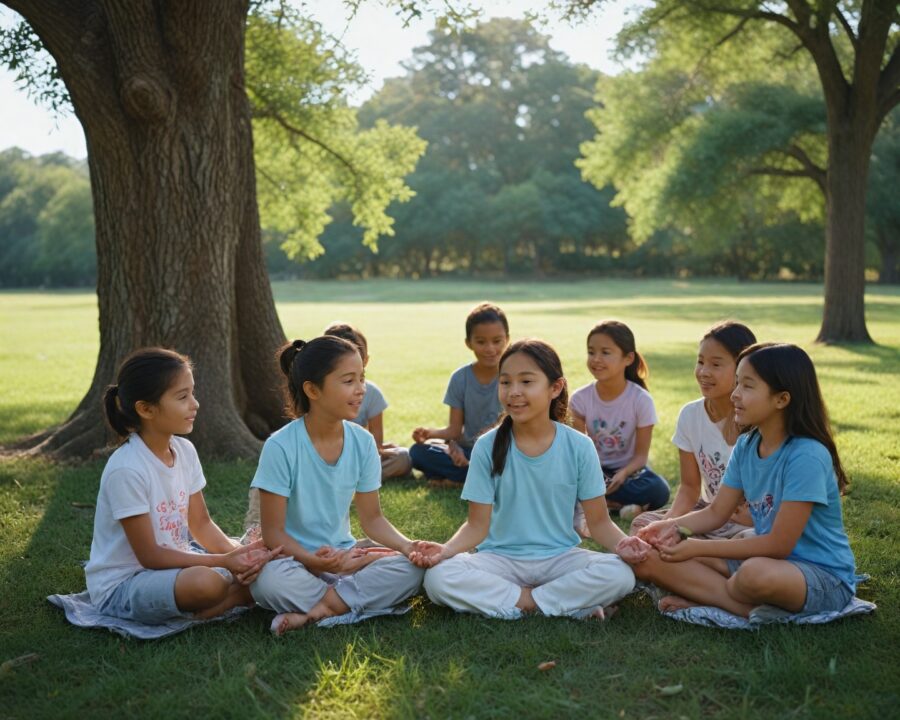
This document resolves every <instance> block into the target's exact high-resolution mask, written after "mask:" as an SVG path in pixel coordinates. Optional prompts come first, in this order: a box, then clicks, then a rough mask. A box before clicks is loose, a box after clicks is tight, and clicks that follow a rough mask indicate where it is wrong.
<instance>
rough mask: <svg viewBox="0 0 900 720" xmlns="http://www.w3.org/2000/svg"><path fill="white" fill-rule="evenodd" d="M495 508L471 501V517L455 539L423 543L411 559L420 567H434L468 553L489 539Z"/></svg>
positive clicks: (456, 534)
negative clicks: (443, 561) (442, 561)
mask: <svg viewBox="0 0 900 720" xmlns="http://www.w3.org/2000/svg"><path fill="white" fill-rule="evenodd" d="M493 509H494V506H493V505H490V504H488V503H477V502H472V501H471V500H470V501H469V515H468V518H467V519H466V521H465V522H464V523H463V524H462V525H460V527H459V530H457V531H456V532H455V533H454V534H453V537H452V538H450V539H449V540H448V541H447V542H446V543H444V544H440V543H422V547H421V548H420V549H418V550H416V551H414V552H413V553H412V554H411V555H410V556H409V559H410V560H411V561H412V562H413V563H415V564H416V565H418V566H419V567H433V566H435V565H437V564H438V563H439V562H441V560H449V559H450V558H452V557H453V556H454V555H458V554H459V553H463V552H468V551H469V550H471V549H472V548H473V547H475V546H476V545H478V543H480V542H481V541H482V540H484V539H485V538H486V537H487V534H488V530H490V527H491V513H492V512H493Z"/></svg>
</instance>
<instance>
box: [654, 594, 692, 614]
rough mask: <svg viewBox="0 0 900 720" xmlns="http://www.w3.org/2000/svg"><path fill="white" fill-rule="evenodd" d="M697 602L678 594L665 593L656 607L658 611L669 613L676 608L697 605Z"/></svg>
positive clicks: (681, 608) (682, 608)
mask: <svg viewBox="0 0 900 720" xmlns="http://www.w3.org/2000/svg"><path fill="white" fill-rule="evenodd" d="M697 605H698V603H695V602H691V601H690V600H688V599H687V598H683V597H681V596H680V595H666V596H665V597H664V598H662V599H661V600H660V601H659V603H658V605H657V607H658V608H659V611H660V612H664V613H669V612H675V611H676V610H685V609H686V608H691V607H697Z"/></svg>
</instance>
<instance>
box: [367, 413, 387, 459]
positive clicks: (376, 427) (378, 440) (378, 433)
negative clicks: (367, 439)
mask: <svg viewBox="0 0 900 720" xmlns="http://www.w3.org/2000/svg"><path fill="white" fill-rule="evenodd" d="M366 430H368V431H369V432H370V433H372V437H374V438H375V445H376V446H377V447H378V449H379V450H381V446H382V445H384V413H383V412H380V413H378V414H377V415H373V416H372V417H370V418H369V422H368V423H366Z"/></svg>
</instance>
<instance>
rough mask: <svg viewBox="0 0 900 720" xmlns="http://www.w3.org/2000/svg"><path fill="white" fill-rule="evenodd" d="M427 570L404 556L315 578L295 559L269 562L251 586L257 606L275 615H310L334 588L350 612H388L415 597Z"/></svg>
mask: <svg viewBox="0 0 900 720" xmlns="http://www.w3.org/2000/svg"><path fill="white" fill-rule="evenodd" d="M423 573H424V570H422V569H421V568H418V567H416V566H415V565H413V564H412V563H411V562H410V561H409V560H407V559H406V558H405V557H403V556H402V555H391V556H390V557H385V558H380V559H378V560H376V561H375V562H373V563H370V564H369V565H366V566H365V567H364V568H363V569H362V570H359V571H357V572H355V573H353V574H352V575H332V574H331V573H322V574H321V575H319V576H316V575H313V574H312V573H311V572H309V570H307V569H306V568H305V567H303V565H302V564H301V563H299V562H298V561H297V560H295V559H294V558H282V559H280V560H273V561H272V562H270V563H268V564H267V565H266V566H265V567H264V568H263V569H262V572H261V573H260V574H259V577H258V578H256V582H254V583H253V584H252V585H251V586H250V593H251V594H252V595H253V599H254V600H256V602H257V604H259V605H260V606H262V607H264V608H266V609H267V610H274V611H275V612H279V613H283V612H302V613H305V612H309V611H310V609H311V608H312V607H313V606H314V605H316V603H318V602H319V601H320V600H321V599H322V598H323V597H324V596H325V593H326V592H327V591H328V588H329V587H333V588H334V590H335V592H336V593H337V594H338V595H339V596H340V598H341V600H343V601H344V602H345V603H346V604H347V605H349V606H350V610H351V611H353V612H362V611H364V610H386V609H388V608H392V607H394V606H395V605H398V604H399V603H401V602H403V601H404V600H406V599H407V598H408V597H411V596H413V595H415V594H416V593H417V592H418V591H419V589H420V588H421V587H422V575H423Z"/></svg>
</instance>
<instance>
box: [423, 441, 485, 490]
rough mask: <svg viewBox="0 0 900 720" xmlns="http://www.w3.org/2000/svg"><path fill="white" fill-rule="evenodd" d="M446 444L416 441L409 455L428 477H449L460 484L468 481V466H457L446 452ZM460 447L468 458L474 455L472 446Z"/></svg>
mask: <svg viewBox="0 0 900 720" xmlns="http://www.w3.org/2000/svg"><path fill="white" fill-rule="evenodd" d="M445 447H446V446H445V445H432V444H430V443H416V444H415V445H413V446H412V447H411V448H410V449H409V457H410V459H411V460H412V466H413V467H414V468H415V469H416V470H419V471H421V472H422V473H424V475H425V477H427V478H447V479H448V480H452V481H453V482H458V483H460V484H462V483H464V482H465V481H466V474H467V473H468V472H469V468H468V467H457V466H456V465H454V464H453V460H451V459H450V456H449V455H448V454H447V453H445V452H444V448H445ZM460 448H461V449H462V451H463V452H464V453H465V455H466V458H470V457H472V448H467V447H463V446H462V445H460Z"/></svg>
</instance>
